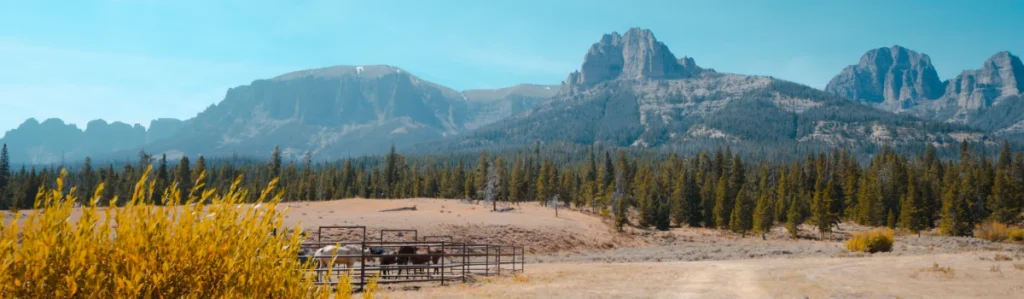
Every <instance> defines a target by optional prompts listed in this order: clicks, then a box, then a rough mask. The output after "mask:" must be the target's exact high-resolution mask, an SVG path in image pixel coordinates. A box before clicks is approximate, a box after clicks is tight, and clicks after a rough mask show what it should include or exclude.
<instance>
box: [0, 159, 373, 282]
mask: <svg viewBox="0 0 1024 299" xmlns="http://www.w3.org/2000/svg"><path fill="white" fill-rule="evenodd" d="M148 173H149V170H147V171H146V172H145V174H144V175H143V176H142V177H141V179H140V180H139V181H138V182H137V183H136V185H135V190H134V193H133V194H132V196H131V198H129V199H126V201H118V200H117V198H112V199H108V198H101V197H102V196H101V194H103V189H104V188H105V187H104V186H103V184H100V185H99V186H98V188H96V192H95V194H94V195H93V196H92V198H90V199H88V200H87V201H85V202H87V203H86V204H84V205H82V207H81V208H80V210H81V211H80V212H76V213H77V214H79V217H78V220H77V221H67V219H69V217H71V215H72V211H73V210H74V208H73V206H74V205H75V204H76V203H78V202H80V200H79V199H78V198H76V196H75V194H76V189H75V188H70V191H68V192H67V193H65V191H67V190H66V189H65V186H64V181H65V178H66V177H67V173H66V172H65V171H61V173H60V176H59V177H58V178H57V180H56V188H54V189H48V188H43V189H41V190H40V191H39V193H38V195H37V196H36V198H37V200H36V206H35V211H34V213H30V215H29V216H28V219H26V220H25V221H24V222H23V223H20V224H19V223H18V222H17V221H10V222H9V223H8V224H7V225H6V226H3V225H0V281H3V282H4V283H0V298H200V297H201V298H329V297H331V296H332V295H334V296H335V298H344V297H346V296H350V295H351V294H350V290H351V288H346V287H347V285H346V286H341V287H339V288H338V289H339V290H341V291H342V293H347V294H332V293H331V290H329V288H326V287H325V288H318V287H316V286H314V285H313V282H312V279H311V278H312V276H313V274H312V272H311V271H301V269H302V268H304V267H310V266H311V264H300V263H299V261H298V259H297V258H296V255H297V254H298V249H299V244H300V242H301V241H302V239H301V237H300V234H301V230H294V231H293V232H292V233H290V234H271V231H274V230H275V229H276V230H277V231H285V230H284V229H283V226H282V223H283V214H284V212H285V211H286V210H278V209H277V206H278V203H279V202H280V200H281V195H280V194H281V193H279V192H275V190H274V186H275V185H276V180H274V181H272V182H271V183H270V185H269V186H268V188H267V189H266V190H265V191H263V192H262V194H261V196H260V197H259V201H258V202H257V203H256V204H252V205H249V204H244V199H245V198H247V196H248V191H247V190H240V189H239V185H240V183H241V177H239V178H238V179H236V180H235V182H234V184H233V185H232V186H231V188H230V189H229V190H227V191H226V192H224V193H223V195H216V196H215V195H214V194H215V193H216V192H215V191H214V190H212V189H211V190H207V191H205V192H202V194H193V195H190V196H187V197H189V199H188V201H187V203H186V204H185V205H181V206H157V205H152V204H151V203H152V202H153V201H152V198H153V194H154V189H155V187H154V184H153V180H152V179H150V178H148V175H147V174H148ZM204 178H205V173H204V174H200V178H199V180H198V182H197V183H196V184H195V186H197V187H198V188H202V182H203V181H204ZM163 194H164V197H163V198H170V199H175V200H170V201H168V202H181V201H180V200H177V199H180V198H182V197H183V196H182V194H180V193H178V192H177V188H169V189H168V190H167V191H165V192H163ZM101 202H119V203H120V202H124V205H123V206H120V207H106V208H103V207H100V206H99V203H101ZM204 203H206V204H204ZM346 289H347V290H346ZM371 294H372V293H371Z"/></svg>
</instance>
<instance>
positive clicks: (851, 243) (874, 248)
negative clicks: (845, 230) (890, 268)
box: [846, 228, 896, 253]
mask: <svg viewBox="0 0 1024 299" xmlns="http://www.w3.org/2000/svg"><path fill="white" fill-rule="evenodd" d="M895 234H896V232H895V231H893V230H892V229H891V228H882V229H872V230H868V231H865V232H858V233H853V236H852V237H850V240H847V241H846V249H847V250H850V251H860V252H869V253H875V252H889V251H892V243H893V241H894V236H895Z"/></svg>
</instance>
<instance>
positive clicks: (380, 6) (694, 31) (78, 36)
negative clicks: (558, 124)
mask: <svg viewBox="0 0 1024 299" xmlns="http://www.w3.org/2000/svg"><path fill="white" fill-rule="evenodd" d="M498 2H501V3H498ZM630 27H643V28H649V29H651V30H653V31H654V34H655V36H656V37H657V38H658V39H659V40H661V41H663V42H664V43H665V44H667V45H668V46H669V48H670V49H671V50H672V52H673V53H675V54H676V56H680V57H681V56H690V57H694V58H695V59H696V61H697V64H698V65H701V66H703V67H711V68H715V69H716V70H718V71H723V72H733V73H744V74H760V75H772V76H776V77H779V78H783V79H789V80H793V81H796V82H800V83H804V84H808V85H810V86H813V87H816V88H823V87H824V86H825V84H826V83H827V82H828V80H829V79H830V78H831V77H832V76H833V75H835V74H836V73H838V72H839V71H840V70H841V69H842V68H843V67H845V66H846V65H849V64H854V63H856V62H857V60H858V59H859V57H860V56H861V55H862V54H863V53H864V52H865V51H867V50H868V49H872V48H878V47H882V46H891V45H893V44H899V45H902V46H906V47H908V48H911V49H914V50H917V51H920V52H923V53H926V54H928V55H930V56H931V58H932V62H933V63H934V64H935V65H936V68H937V69H938V71H939V75H940V77H942V78H943V79H948V78H950V77H953V76H955V75H956V74H958V73H959V72H960V71H962V70H964V69H973V68H978V67H980V65H981V64H982V62H983V61H984V60H985V59H987V58H988V57H989V56H991V55H992V54H994V53H996V52H998V51H1003V50H1009V51H1011V52H1014V53H1015V54H1017V55H1020V54H1021V53H1024V1H1019V0H1006V1H994V0H993V1H969V0H963V1H910V0H900V1H891V0H885V1H881V0H878V1H876V0H871V1H860V0H858V1H728V0H716V1H710V0H709V1H683V0H665V1H636V0H630V1H600V0H580V1H569V0H555V1H551V0H542V1H532V0H512V1H469V0H465V1H463V0H451V1H441V0H432V1H421V0H411V1H386V0H366V1H302V0H288V1H257V0H245V1H220V0H197V1H192V0H134V1H133V0H105V1H86V0H82V1H48V0H31V1H13V0H2V2H0V132H3V131H6V130H9V129H11V128H14V127H16V126H17V125H18V124H20V123H22V122H23V121H24V120H25V119H27V118H29V117H35V118H37V119H39V120H40V121H42V120H43V119H45V118H51V117H59V118H62V119H64V120H66V121H69V122H72V123H76V124H78V125H79V126H80V127H81V126H84V124H85V123H86V122H87V121H89V120H91V119H96V118H103V119H106V120H108V121H113V120H119V121H125V122H130V123H136V122H138V123H143V125H148V123H149V120H151V119H153V118H158V117H175V118H189V117H192V116H194V115H195V114H196V113H198V112H199V111H201V110H202V109H204V108H205V107H206V106H209V105H210V104H213V103H216V102H218V101H220V100H221V99H222V97H223V95H224V92H225V91H226V89H227V88H229V87H233V86H237V85H242V84H248V83H249V82H251V81H252V80H255V79H260V78H269V77H273V76H276V75H279V74H282V73H285V72H289V71H293V70H299V69H306V68H314V67H323V66H330V65H339V64H346V65H361V64H390V65H396V66H400V67H402V68H404V69H406V70H408V71H410V72H412V73H413V74H415V75H417V76H419V77H421V78H424V79H426V80H430V81H433V82H436V83H440V84H444V85H447V86H450V87H452V88H455V89H459V90H461V89H471V88H495V87H503V86H509V85H513V84H517V83H543V84H558V83H560V82H561V81H562V80H563V79H565V77H566V75H567V74H568V73H569V72H571V71H573V70H575V69H576V68H578V67H579V65H580V63H581V62H582V60H583V55H584V54H585V53H586V51H587V48H588V47H589V46H590V45H591V44H592V43H594V42H596V41H598V40H599V39H600V37H601V35H602V34H604V33H609V32H612V31H618V32H620V33H621V32H624V31H625V30H627V29H628V28H630Z"/></svg>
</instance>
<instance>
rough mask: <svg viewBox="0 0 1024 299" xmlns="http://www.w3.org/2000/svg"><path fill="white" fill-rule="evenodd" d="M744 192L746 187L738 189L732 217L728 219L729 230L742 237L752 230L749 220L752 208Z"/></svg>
mask: <svg viewBox="0 0 1024 299" xmlns="http://www.w3.org/2000/svg"><path fill="white" fill-rule="evenodd" d="M746 190H747V189H746V187H740V191H739V192H737V193H736V200H734V202H735V206H734V207H733V209H732V215H731V216H730V217H729V228H731V229H732V231H734V232H737V233H740V234H741V235H742V236H743V237H746V236H747V232H748V231H750V229H751V228H753V222H752V219H751V218H752V214H753V211H754V209H753V208H754V207H753V204H752V203H751V202H750V197H749V196H748V195H747V191H746Z"/></svg>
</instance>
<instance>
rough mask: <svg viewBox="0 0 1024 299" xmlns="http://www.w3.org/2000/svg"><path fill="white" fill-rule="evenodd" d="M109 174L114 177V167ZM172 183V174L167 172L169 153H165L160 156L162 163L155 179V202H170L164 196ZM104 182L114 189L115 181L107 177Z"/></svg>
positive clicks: (157, 169)
mask: <svg viewBox="0 0 1024 299" xmlns="http://www.w3.org/2000/svg"><path fill="white" fill-rule="evenodd" d="M107 176H108V177H111V179H113V176H114V168H113V167H111V168H110V170H109V172H108V173H107ZM170 183H171V182H170V174H168V173H167V154H163V155H161V156H160V163H159V165H157V167H156V178H155V181H154V184H156V186H155V187H154V190H155V194H153V202H154V203H155V204H157V205H163V204H167V203H168V198H166V197H164V194H165V193H166V191H167V188H168V186H169V185H170ZM104 184H105V185H106V188H111V189H112V188H113V187H114V182H113V181H107V180H106V178H105V179H104Z"/></svg>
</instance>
